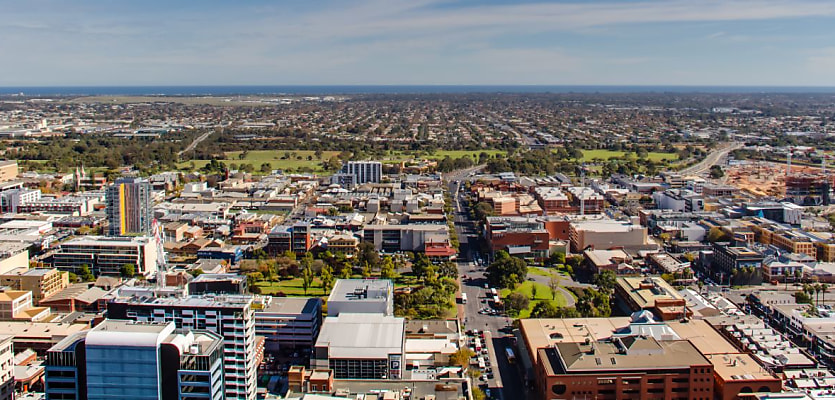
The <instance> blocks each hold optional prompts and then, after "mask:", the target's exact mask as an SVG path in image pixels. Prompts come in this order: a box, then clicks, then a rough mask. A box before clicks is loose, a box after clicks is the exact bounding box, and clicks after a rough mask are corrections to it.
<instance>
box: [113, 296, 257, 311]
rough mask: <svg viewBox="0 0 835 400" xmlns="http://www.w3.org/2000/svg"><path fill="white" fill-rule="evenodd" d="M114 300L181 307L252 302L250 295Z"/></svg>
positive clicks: (235, 305)
mask: <svg viewBox="0 0 835 400" xmlns="http://www.w3.org/2000/svg"><path fill="white" fill-rule="evenodd" d="M116 302H120V303H128V304H141V305H158V306H174V307H182V308H190V307H206V308H240V307H244V306H247V307H249V306H250V304H252V296H248V295H200V296H186V297H160V298H136V299H132V298H125V299H118V300H116Z"/></svg>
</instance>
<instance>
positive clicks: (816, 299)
mask: <svg viewBox="0 0 835 400" xmlns="http://www.w3.org/2000/svg"><path fill="white" fill-rule="evenodd" d="M812 290H814V291H815V307H817V306H818V305H819V304H820V303H819V302H818V293H820V291H821V285H820V284H819V283H816V284H814V285H812Z"/></svg>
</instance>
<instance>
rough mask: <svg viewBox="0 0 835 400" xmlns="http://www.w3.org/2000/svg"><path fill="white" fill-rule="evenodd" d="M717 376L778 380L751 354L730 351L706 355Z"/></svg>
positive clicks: (727, 379)
mask: <svg viewBox="0 0 835 400" xmlns="http://www.w3.org/2000/svg"><path fill="white" fill-rule="evenodd" d="M705 357H707V359H708V360H710V363H711V364H713V370H714V373H715V375H716V376H719V377H721V378H722V379H724V380H725V381H726V382H727V381H761V380H778V379H777V378H776V377H774V376H772V375H771V374H769V373H768V372H766V371H765V370H764V369H763V368H762V367H760V364H758V363H757V361H756V360H754V357H752V356H751V355H750V354H745V353H728V354H708V355H705Z"/></svg>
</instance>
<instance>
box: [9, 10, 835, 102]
mask: <svg viewBox="0 0 835 400" xmlns="http://www.w3.org/2000/svg"><path fill="white" fill-rule="evenodd" d="M5 8H6V9H7V10H6V12H4V14H3V16H0V34H2V35H3V36H4V37H5V38H7V40H5V41H4V43H3V44H0V49H2V51H3V53H4V54H5V55H7V57H8V59H10V60H17V62H13V63H9V64H8V65H7V68H6V74H4V75H3V77H0V86H85V85H94V86H95V85H102V86H110V85H140V86H141V85H211V84H214V85H684V86H702V85H732V86H833V85H835V76H832V74H831V73H829V71H831V70H832V68H833V67H835V47H833V46H831V43H832V42H833V39H835V31H833V30H832V29H831V28H830V27H831V26H832V22H833V21H832V20H833V19H835V4H831V3H826V2H821V1H815V0H803V1H780V0H750V1H706V2H699V3H698V4H696V3H694V2H686V1H669V2H656V1H595V2H576V1H575V2H568V1H552V2H508V1H501V0H488V1H469V0H468V1H460V2H450V1H433V0H420V1H379V0H363V1H358V2H351V3H350V4H344V3H339V2H332V1H316V2H291V3H282V4H272V3H269V2H263V1H249V2H246V3H244V4H238V3H235V4H231V3H230V4H226V3H223V2H200V3H197V2H190V1H188V2H179V3H177V4H174V5H172V4H168V3H164V2H159V1H151V2H143V3H141V4H139V3H129V2H86V3H83V4H64V3H57V2H51V1H46V2H39V3H34V4H31V3H30V2H25V3H19V4H10V5H7V6H6V7H5Z"/></svg>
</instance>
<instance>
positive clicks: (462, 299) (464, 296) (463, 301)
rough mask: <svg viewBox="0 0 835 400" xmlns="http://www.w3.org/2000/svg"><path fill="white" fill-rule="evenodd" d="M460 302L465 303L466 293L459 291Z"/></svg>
mask: <svg viewBox="0 0 835 400" xmlns="http://www.w3.org/2000/svg"><path fill="white" fill-rule="evenodd" d="M461 304H467V294H466V293H461Z"/></svg>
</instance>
